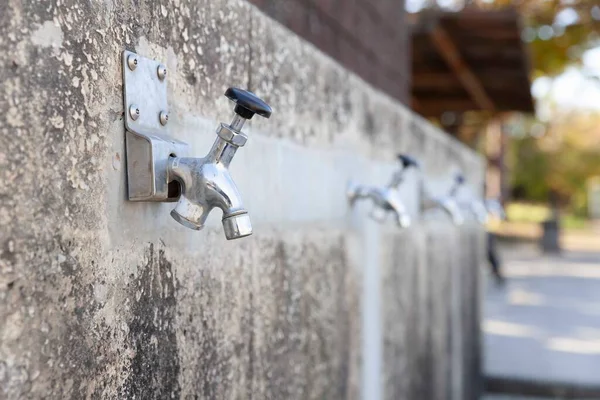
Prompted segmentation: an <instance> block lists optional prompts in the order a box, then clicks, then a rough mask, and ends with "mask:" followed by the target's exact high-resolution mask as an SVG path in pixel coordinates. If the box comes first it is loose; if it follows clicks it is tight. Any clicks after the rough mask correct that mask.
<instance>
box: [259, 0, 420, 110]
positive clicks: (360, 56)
mask: <svg viewBox="0 0 600 400" xmlns="http://www.w3.org/2000/svg"><path fill="white" fill-rule="evenodd" d="M249 1H250V2H251V3H253V4H255V5H256V6H257V7H259V8H260V9H261V10H262V11H264V12H265V13H266V14H267V15H269V16H270V17H272V18H274V19H275V20H277V21H279V22H280V23H281V24H282V25H285V26H286V27H287V28H289V29H290V30H291V31H292V32H294V33H295V34H297V35H298V36H300V37H302V38H303V39H306V40H307V41H309V42H311V43H313V44H314V45H315V46H316V47H317V48H318V49H319V50H321V51H322V52H324V53H325V54H327V55H329V56H330V57H332V58H333V59H335V60H337V61H338V62H339V63H340V64H342V65H343V66H344V67H346V68H347V69H349V70H350V71H352V72H354V73H355V74H357V75H358V76H360V77H361V78H363V79H364V80H365V81H367V82H369V83H370V84H371V85H373V86H374V87H376V88H378V89H379V90H381V91H382V92H384V93H386V94H388V95H390V96H391V97H394V98H395V99H397V100H399V101H400V102H402V103H404V104H409V102H410V78H411V57H412V54H411V48H410V47H411V43H410V26H409V24H408V21H407V19H408V18H407V13H406V11H405V9H404V0H249Z"/></svg>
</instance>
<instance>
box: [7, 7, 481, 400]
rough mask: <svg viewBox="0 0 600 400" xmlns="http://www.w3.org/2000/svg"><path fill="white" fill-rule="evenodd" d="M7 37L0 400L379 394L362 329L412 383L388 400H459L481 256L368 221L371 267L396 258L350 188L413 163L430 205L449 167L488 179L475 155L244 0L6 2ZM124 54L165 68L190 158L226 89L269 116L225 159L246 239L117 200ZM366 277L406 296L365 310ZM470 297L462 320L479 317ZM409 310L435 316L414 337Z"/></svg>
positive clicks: (470, 248)
mask: <svg viewBox="0 0 600 400" xmlns="http://www.w3.org/2000/svg"><path fill="white" fill-rule="evenodd" d="M0 33H2V34H1V35H0V88H1V89H0V93H2V96H0V226H2V230H1V231H0V249H1V253H0V299H1V302H0V318H1V320H2V321H3V324H1V325H0V390H1V392H0V393H1V394H0V397H3V398H9V399H16V398H133V397H135V398H169V397H171V398H190V397H194V396H197V397H199V398H261V399H262V398H290V399H291V398H350V399H351V398H358V397H360V396H364V397H366V398H373V397H369V393H365V387H372V385H373V382H371V381H369V379H370V378H367V377H371V376H373V374H372V371H371V370H367V369H366V368H363V361H362V360H364V359H365V358H367V359H369V360H371V361H369V364H368V366H369V367H368V368H373V365H376V363H377V360H378V358H377V357H375V358H369V357H370V355H369V354H365V348H371V347H370V346H372V345H373V346H374V347H373V348H378V347H377V343H378V342H379V341H381V340H383V339H382V338H381V336H377V335H374V334H373V332H385V343H384V345H382V346H380V347H379V348H381V349H383V351H384V353H383V354H382V357H380V358H381V359H384V360H385V362H383V363H382V365H380V366H379V367H378V368H379V369H380V370H381V371H382V376H384V377H385V382H393V380H394V379H398V380H401V381H402V382H406V383H403V384H402V385H408V387H409V389H405V386H401V387H400V388H399V389H395V388H392V389H389V388H388V387H389V385H390V384H389V383H385V385H382V386H381V387H382V388H383V389H382V390H381V393H383V394H384V395H385V396H386V397H388V398H390V397H394V395H391V394H390V393H400V394H399V395H398V397H396V398H401V397H402V396H405V398H411V397H412V396H413V395H412V394H413V393H418V394H419V395H418V396H417V397H418V398H433V397H434V396H435V397H436V398H444V397H445V398H448V397H449V396H450V395H451V393H450V392H452V390H449V389H448V388H449V387H450V386H449V385H450V382H451V376H450V375H449V373H448V372H447V370H448V368H449V366H450V365H451V360H450V359H449V358H452V359H454V357H455V356H456V348H455V347H453V345H452V343H453V342H451V341H450V342H449V341H448V340H447V337H448V335H450V332H451V331H452V330H453V329H456V327H453V325H452V324H451V321H450V319H451V318H450V315H451V314H452V315H454V312H455V311H456V308H454V312H453V313H451V312H450V310H449V307H450V305H449V304H451V302H450V303H449V301H450V300H449V299H450V297H449V296H450V294H451V293H452V290H450V289H448V285H449V283H448V282H451V281H452V280H451V279H450V276H454V275H455V274H456V273H457V272H460V271H463V273H466V272H464V271H466V270H473V269H474V268H475V267H476V264H477V263H476V261H477V260H476V258H477V257H476V256H468V255H470V254H474V252H476V249H475V247H476V246H475V245H474V244H473V243H471V242H467V241H465V239H464V238H463V234H465V233H460V232H459V231H461V230H463V229H462V228H461V229H457V228H455V227H451V226H448V224H447V221H445V222H440V223H436V222H435V221H436V219H432V220H431V221H430V222H429V223H430V225H428V226H425V225H419V224H417V226H415V228H414V231H412V230H411V232H414V235H415V236H414V238H417V239H413V238H412V237H413V236H411V235H412V233H406V234H400V233H397V232H395V228H394V227H393V226H390V225H389V224H386V225H384V226H382V227H381V229H382V232H381V233H379V232H377V229H380V228H376V229H375V231H376V232H375V233H374V234H377V235H379V236H378V237H385V239H384V240H383V241H382V242H381V244H380V245H379V246H380V247H381V249H382V252H383V254H392V253H390V252H392V251H393V252H398V251H399V250H398V249H400V248H403V249H406V252H402V253H401V254H402V257H401V258H398V257H399V255H398V257H396V256H394V257H392V258H391V259H389V258H385V257H380V258H378V257H373V254H375V253H374V252H373V248H372V247H370V246H371V245H370V244H369V243H374V242H375V240H368V241H365V240H363V239H364V238H365V237H370V238H371V239H373V236H372V235H371V236H369V235H370V234H365V231H364V229H363V225H362V222H361V221H363V220H364V219H365V218H366V215H365V213H364V212H363V211H364V208H362V209H358V210H356V211H354V212H352V211H350V210H349V209H348V207H347V204H346V200H345V192H344V187H345V184H346V182H347V180H348V179H350V178H355V179H358V180H361V181H363V182H372V183H373V184H378V183H384V182H385V181H386V180H387V177H388V176H389V173H390V171H391V170H392V169H393V168H394V162H393V160H394V155H395V153H396V152H397V151H407V152H410V153H412V154H414V155H415V156H417V157H420V158H421V159H422V160H423V161H424V164H425V166H426V169H425V171H424V174H425V175H426V176H427V178H428V181H429V183H430V184H431V188H432V190H433V191H437V192H439V193H441V192H443V191H444V190H446V188H447V187H448V185H449V183H450V180H449V178H450V176H451V172H452V170H454V169H457V168H461V169H463V170H464V171H465V172H467V174H468V176H469V178H470V180H471V182H474V183H478V182H481V177H482V173H481V171H482V170H481V167H482V164H481V161H480V160H479V158H477V157H476V156H474V155H473V154H472V153H471V152H469V151H468V150H466V149H464V148H463V147H462V146H460V145H459V144H457V143H455V142H453V141H452V140H451V139H450V138H448V137H447V136H445V135H443V134H442V133H441V132H439V131H437V130H436V129H435V128H433V127H431V126H429V125H428V124H426V123H425V122H424V121H422V120H420V119H419V118H416V117H413V116H412V115H411V114H410V112H409V111H407V110H406V109H404V108H402V107H401V106H399V105H398V104H396V103H395V102H394V101H392V100H390V99H389V98H387V97H385V96H383V95H381V94H379V93H378V92H376V91H374V90H372V89H371V88H370V87H369V86H368V85H366V84H364V82H362V81H361V80H359V79H358V78H356V77H354V76H353V75H351V74H349V73H347V72H346V71H344V70H343V69H342V68H340V67H339V66H338V65H337V64H335V63H334V62H332V61H331V60H329V59H328V58H326V57H324V56H322V55H321V54H319V53H318V52H316V51H315V50H314V49H313V48H312V47H311V46H309V45H306V44H305V43H303V42H302V41H300V40H299V39H298V38H296V37H294V36H293V35H291V34H290V33H288V32H287V31H286V30H285V29H283V28H282V27H280V26H279V25H277V24H274V23H273V22H272V21H270V20H269V19H268V18H266V17H264V16H263V15H262V14H260V13H259V12H257V11H256V10H255V9H254V8H252V7H251V6H249V5H248V4H246V3H245V2H241V1H226V0H210V1H209V0H201V1H191V0H172V1H166V2H164V3H163V4H157V3H156V2H150V1H146V2H144V1H142V2H139V3H136V4H133V3H125V4H122V3H121V2H117V1H111V0H108V1H103V2H87V3H81V2H76V1H72V0H67V1H58V0H54V1H50V2H40V3H37V2H20V1H13V0H9V1H8V2H2V3H1V4H0ZM123 49H130V50H134V51H137V52H139V53H141V54H143V55H144V56H147V57H152V58H156V59H161V60H164V61H165V62H166V63H167V66H168V68H169V78H168V79H169V101H170V105H171V107H172V109H171V110H170V122H169V125H170V129H171V133H172V134H173V136H174V137H177V138H179V139H181V140H185V141H187V142H188V143H190V145H191V146H192V148H193V150H194V152H195V153H196V154H198V156H201V155H203V154H204V153H205V152H206V150H207V146H208V145H209V144H210V142H211V141H212V139H213V138H214V133H213V128H214V126H215V124H216V122H217V121H218V120H226V121H227V120H228V119H229V116H230V114H231V107H230V105H229V104H228V103H227V101H226V99H225V98H224V97H223V96H222V93H223V92H224V90H225V89H226V87H228V86H242V87H249V88H251V89H253V90H254V91H256V92H257V93H258V94H259V95H261V96H264V97H265V98H266V99H267V100H268V101H269V102H270V103H271V104H272V105H273V107H274V109H275V114H274V116H273V118H272V119H271V120H269V121H261V120H256V121H252V124H251V127H250V128H249V130H248V132H249V134H250V138H251V140H250V142H249V144H248V146H247V147H245V148H244V149H242V150H241V151H240V152H239V155H238V156H236V160H234V163H233V165H232V174H233V176H234V178H235V179H236V181H237V182H238V184H239V186H240V190H241V192H242V193H243V196H244V200H245V202H246V205H247V207H248V209H249V210H250V212H251V215H252V218H253V224H254V227H255V234H254V235H253V236H252V237H250V238H248V239H244V240H238V241H234V242H226V241H225V239H224V237H223V234H222V231H221V227H220V223H219V221H218V219H219V218H218V215H213V216H211V219H210V220H209V226H208V227H207V228H206V229H205V230H204V231H202V232H192V231H188V230H185V229H184V228H183V227H180V226H178V225H177V224H176V223H174V222H173V221H172V220H171V219H170V217H169V215H168V212H169V210H170V208H171V205H168V204H140V203H129V202H127V201H126V200H125V199H126V196H125V193H126V191H125V190H126V180H125V158H124V131H123V120H122V113H123V105H122V97H121V96H122V93H121V84H122V83H121V67H120V54H121V51H122V50H123ZM416 186H417V185H416V177H412V178H411V179H409V181H408V182H407V183H406V187H405V193H406V194H405V196H406V198H405V200H406V202H407V204H408V205H409V207H410V209H411V212H412V213H413V214H414V216H415V218H416V219H418V218H419V216H418V215H417V207H416V204H417V197H416V196H415V193H416ZM441 218H442V217H441V216H438V219H437V220H440V221H441V220H442V219H441ZM438 230H441V232H443V233H440V234H438V233H435V232H437V231H438ZM388 231H393V232H394V233H392V234H391V236H390V237H391V238H393V239H390V238H388V236H389V235H390V234H389V233H386V232H388ZM427 232H434V233H427ZM440 235H441V236H440ZM419 238H420V239H419ZM424 238H427V240H425V239H424ZM448 238H453V239H452V241H451V242H449V241H446V239H448ZM442 241H444V242H442ZM456 241H460V246H458V245H456V244H457V243H456ZM414 243H417V244H416V248H413V244H414ZM419 243H420V244H419ZM451 243H452V245H451ZM463 246H464V250H462V248H463ZM433 249H437V250H433ZM445 252H447V253H448V255H449V256H446V255H445V254H444V253H445ZM463 252H464V255H462V254H463ZM428 253H429V254H428ZM393 254H396V253H393ZM398 254H400V253H398ZM411 254H412V255H411ZM461 257H467V258H461ZM468 257H472V258H468ZM459 259H460V260H467V259H468V260H469V261H468V262H466V264H463V262H458V263H457V262H454V261H452V260H459ZM384 260H387V261H386V262H385V263H384V262H383V261H384ZM417 260H418V262H417ZM374 269H377V270H378V271H380V272H382V273H381V275H380V277H381V279H384V278H385V277H387V276H392V277H394V280H395V281H396V282H397V284H398V285H399V286H400V287H401V288H402V289H405V290H398V291H397V293H401V294H402V295H403V296H404V294H406V296H407V297H406V298H404V297H403V298H401V299H400V300H401V301H400V300H399V302H398V303H397V304H396V305H394V304H393V303H392V304H388V303H389V302H388V300H387V299H388V298H389V297H390V296H391V294H390V293H392V292H391V291H390V290H389V289H387V290H383V291H382V292H381V299H380V301H379V303H376V304H383V305H385V307H382V309H381V310H376V309H375V310H373V309H369V308H366V309H365V307H364V306H365V304H371V303H366V302H365V301H364V300H365V299H364V295H363V293H364V290H365V289H364V287H363V281H364V278H365V274H369V273H371V271H373V270H374ZM396 269H397V270H396ZM403 271H406V275H407V276H410V277H411V278H410V279H404V272H403ZM414 274H416V275H417V276H418V278H414V276H413V275H414ZM414 279H418V282H419V289H418V291H417V292H415V289H414V287H413V286H412V284H411V282H412V281H413V280H414ZM388 284H389V281H387V280H385V281H381V286H382V287H385V286H386V285H388ZM461 290H463V289H462V287H461ZM464 290H466V291H467V292H465V293H462V294H461V296H463V297H461V299H463V300H461V301H462V302H466V303H469V304H472V303H473V302H474V299H473V297H472V293H471V292H472V291H473V290H474V289H473V285H469V286H467V287H465V289H464ZM415 296H416V297H417V299H416V300H415ZM415 301H416V303H414V302H415ZM405 303H406V305H407V307H406V308H404V304H405ZM466 303H463V304H462V307H463V309H464V310H465V312H464V313H465V315H466V316H465V318H466V319H463V321H467V320H468V318H476V315H475V314H473V311H470V310H467V308H468V307H471V306H469V304H466ZM400 305H402V306H400ZM413 306H416V307H417V309H418V310H422V311H423V312H424V313H425V314H424V315H427V316H428V317H427V318H428V319H423V317H422V316H421V314H419V319H418V320H417V321H416V325H417V328H415V327H414V326H412V325H413V323H414V322H415V321H413V320H412V318H416V313H415V311H414V310H410V312H407V311H406V310H407V309H410V308H412V307H413ZM365 314H366V315H367V316H375V317H376V318H375V322H376V323H379V322H381V327H382V328H381V329H379V330H375V331H371V330H366V329H365V326H364V323H365V320H366V319H365V318H366V315H365ZM379 315H381V318H380V319H377V318H379V317H378V316H379ZM467 317H468V318H467ZM463 325H464V324H463ZM388 328H389V330H388ZM393 330H395V331H397V332H398V335H395V334H392V333H391V332H392V331H393ZM422 334H425V336H424V337H426V338H427V341H428V342H425V344H423V343H421V342H419V345H418V346H415V347H414V348H413V347H412V346H405V345H404V343H405V342H404V340H406V343H413V342H417V341H418V340H419V337H421V335H422ZM405 338H406V339H405ZM389 349H395V350H394V351H395V352H396V354H397V357H393V358H390V357H389V355H388V354H386V352H387V351H388V350H389ZM404 349H406V352H405V351H404ZM453 349H454V350H453ZM465 351H466V350H465ZM411 352H414V353H411ZM450 355H451V356H452V357H450ZM413 360H416V361H413ZM471 364H472V363H471ZM471 364H469V365H471ZM365 365H367V364H365ZM429 374H431V376H432V379H433V380H434V382H436V384H438V383H439V385H441V386H440V387H437V386H436V388H435V389H432V388H430V387H429V386H430V385H428V383H429V384H430V381H429V379H428V375H429ZM370 385H371V386H370ZM392 386H393V385H392ZM373 387H374V386H373ZM390 390H392V391H390ZM432 390H434V391H435V393H434V392H433V391H432ZM429 391H432V392H429ZM406 393H408V394H406ZM409 394H410V397H409ZM412 398H414V397H412Z"/></svg>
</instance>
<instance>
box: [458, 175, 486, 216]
mask: <svg viewBox="0 0 600 400" xmlns="http://www.w3.org/2000/svg"><path fill="white" fill-rule="evenodd" d="M465 182H466V179H465V177H464V175H463V174H462V173H460V172H459V173H458V174H457V175H456V176H455V178H454V184H453V186H452V187H451V188H450V196H451V197H452V198H454V199H455V201H456V203H457V204H458V206H459V207H460V208H462V209H466V210H468V211H469V212H470V213H471V215H473V217H474V218H475V219H476V220H477V221H478V222H479V223H480V224H482V225H484V224H486V223H487V221H488V210H487V207H486V205H485V204H484V203H483V202H482V201H479V200H477V199H471V200H470V201H461V200H458V192H459V190H460V188H461V187H463V186H464V184H465Z"/></svg>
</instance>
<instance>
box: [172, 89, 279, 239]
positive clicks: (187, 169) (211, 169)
mask: <svg viewBox="0 0 600 400" xmlns="http://www.w3.org/2000/svg"><path fill="white" fill-rule="evenodd" d="M225 96H227V97H228V98H229V99H230V100H231V101H233V102H234V103H236V106H235V113H236V115H235V116H234V118H233V121H232V122H231V124H229V125H227V124H223V123H221V124H220V126H219V127H218V128H217V139H216V140H215V142H214V144H213V146H212V148H211V149H210V151H209V152H208V154H207V155H206V157H204V158H182V157H170V158H169V161H168V166H167V175H168V180H169V181H177V182H179V184H180V185H181V196H180V198H179V201H178V202H177V205H176V207H175V208H174V209H173V210H172V211H171V216H172V217H173V218H174V219H175V220H176V221H177V222H179V223H180V224H182V225H184V226H186V227H188V228H191V229H196V230H200V229H202V228H203V227H204V223H205V221H206V218H207V217H208V214H210V212H211V210H212V209H213V208H215V207H217V208H220V209H221V210H222V211H223V218H222V223H223V230H224V231H225V236H226V237H227V239H229V240H231V239H238V238H242V237H245V236H249V235H251V234H252V224H251V223H250V217H249V215H248V211H246V209H245V208H244V205H243V203H242V198H241V196H240V193H239V191H238V189H237V186H236V185H235V182H234V181H233V179H232V177H231V175H230V174H229V164H230V163H231V160H232V159H233V157H234V155H235V152H236V151H237V149H238V148H239V147H242V146H243V145H244V144H246V141H247V140H248V137H247V136H246V135H245V134H244V133H243V132H242V131H241V129H242V127H243V126H244V123H245V122H246V120H249V119H251V118H252V117H253V116H254V114H258V115H260V116H262V117H265V118H269V117H270V116H271V112H272V110H271V107H269V105H267V104H266V103H265V102H264V101H262V100H261V99H259V98H258V97H256V96H255V95H254V94H253V93H251V92H248V91H245V90H241V89H237V88H229V89H227V91H226V92H225Z"/></svg>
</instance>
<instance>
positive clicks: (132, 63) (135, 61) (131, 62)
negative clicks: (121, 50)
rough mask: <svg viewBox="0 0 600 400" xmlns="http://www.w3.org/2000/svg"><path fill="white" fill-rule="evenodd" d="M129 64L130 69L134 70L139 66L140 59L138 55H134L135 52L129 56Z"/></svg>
mask: <svg viewBox="0 0 600 400" xmlns="http://www.w3.org/2000/svg"><path fill="white" fill-rule="evenodd" d="M127 66H128V67H129V69H130V70H132V71H134V70H135V69H136V68H137V66H138V59H137V57H136V56H134V55H133V54H130V55H129V56H128V57H127Z"/></svg>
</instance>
